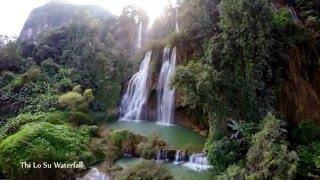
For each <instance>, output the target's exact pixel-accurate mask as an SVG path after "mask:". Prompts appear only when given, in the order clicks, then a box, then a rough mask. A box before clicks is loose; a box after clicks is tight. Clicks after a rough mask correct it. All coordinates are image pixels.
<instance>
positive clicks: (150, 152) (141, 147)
mask: <svg viewBox="0 0 320 180" xmlns="http://www.w3.org/2000/svg"><path fill="white" fill-rule="evenodd" d="M165 146H166V142H165V141H163V140H161V139H160V138H159V137H158V136H157V135H156V134H152V135H151V136H150V137H149V138H148V139H147V141H142V142H140V143H139V144H138V145H137V154H138V155H139V156H140V157H143V158H145V159H152V158H153V157H155V155H156V153H157V151H158V150H159V149H161V148H162V147H165Z"/></svg>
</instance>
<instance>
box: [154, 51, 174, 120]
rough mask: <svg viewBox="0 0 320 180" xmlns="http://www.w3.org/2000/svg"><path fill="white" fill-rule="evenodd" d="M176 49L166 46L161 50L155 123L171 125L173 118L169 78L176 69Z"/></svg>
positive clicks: (172, 101) (172, 97) (172, 95)
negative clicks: (161, 59) (161, 57)
mask: <svg viewBox="0 0 320 180" xmlns="http://www.w3.org/2000/svg"><path fill="white" fill-rule="evenodd" d="M176 59H177V49H176V47H175V48H174V49H173V50H172V53H171V57H170V49H169V48H168V47H166V48H165V49H164V52H163V64H162V68H161V70H160V74H159V80H158V87H157V94H158V107H157V123H158V124H162V125H171V124H172V123H173V120H174V104H175V88H171V86H170V84H171V80H172V78H173V76H174V73H175V69H176Z"/></svg>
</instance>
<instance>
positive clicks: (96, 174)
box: [78, 168, 110, 180]
mask: <svg viewBox="0 0 320 180" xmlns="http://www.w3.org/2000/svg"><path fill="white" fill-rule="evenodd" d="M78 180H110V177H109V176H107V175H106V174H104V173H102V172H100V171H99V170H98V169H97V168H91V169H90V170H89V172H88V173H87V174H86V175H85V176H84V177H83V178H79V179H78Z"/></svg>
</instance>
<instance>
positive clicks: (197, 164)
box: [184, 153, 212, 171]
mask: <svg viewBox="0 0 320 180" xmlns="http://www.w3.org/2000/svg"><path fill="white" fill-rule="evenodd" d="M184 166H186V167H188V168H190V169H192V170H195V171H201V170H206V169H210V168H212V166H211V165H209V162H208V159H207V156H206V154H205V153H197V154H192V155H191V156H190V158H189V162H187V163H185V164H184Z"/></svg>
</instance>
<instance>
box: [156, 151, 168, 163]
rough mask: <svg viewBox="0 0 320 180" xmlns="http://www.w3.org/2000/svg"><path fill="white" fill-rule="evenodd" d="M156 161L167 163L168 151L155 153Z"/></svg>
mask: <svg viewBox="0 0 320 180" xmlns="http://www.w3.org/2000/svg"><path fill="white" fill-rule="evenodd" d="M156 160H157V161H169V158H168V151H166V150H161V149H160V150H158V151H157V157H156Z"/></svg>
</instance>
